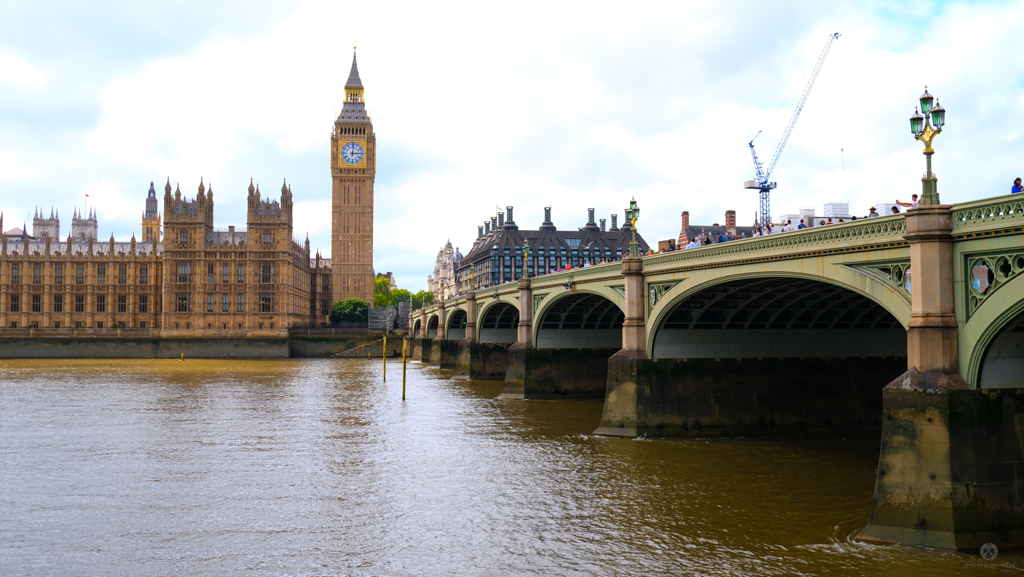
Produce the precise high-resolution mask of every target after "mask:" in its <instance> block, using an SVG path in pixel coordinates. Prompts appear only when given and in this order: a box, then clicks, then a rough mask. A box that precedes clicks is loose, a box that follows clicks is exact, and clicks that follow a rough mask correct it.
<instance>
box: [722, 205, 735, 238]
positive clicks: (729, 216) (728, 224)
mask: <svg viewBox="0 0 1024 577" xmlns="http://www.w3.org/2000/svg"><path fill="white" fill-rule="evenodd" d="M725 228H726V229H727V230H729V232H732V233H733V234H735V233H736V211H735V210H727V211H725Z"/></svg>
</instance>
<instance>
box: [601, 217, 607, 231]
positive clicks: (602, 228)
mask: <svg viewBox="0 0 1024 577" xmlns="http://www.w3.org/2000/svg"><path fill="white" fill-rule="evenodd" d="M601 232H606V229H605V228H604V219H603V218H602V219H601Z"/></svg>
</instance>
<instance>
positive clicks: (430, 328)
mask: <svg viewBox="0 0 1024 577" xmlns="http://www.w3.org/2000/svg"><path fill="white" fill-rule="evenodd" d="M440 324H441V323H440V320H439V319H438V316H437V315H436V314H432V315H430V318H428V319H427V338H428V339H432V338H434V337H436V336H437V329H438V326H439V325H440Z"/></svg>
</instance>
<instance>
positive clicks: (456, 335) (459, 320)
mask: <svg viewBox="0 0 1024 577" xmlns="http://www.w3.org/2000/svg"><path fill="white" fill-rule="evenodd" d="M467 319H468V316H467V315H466V310H465V309H463V308H461V307H456V308H454V309H452V310H450V311H446V314H445V323H446V324H447V325H448V326H447V327H445V331H444V338H445V340H449V341H461V340H462V339H464V338H466V324H467Z"/></svg>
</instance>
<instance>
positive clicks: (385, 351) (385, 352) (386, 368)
mask: <svg viewBox="0 0 1024 577" xmlns="http://www.w3.org/2000/svg"><path fill="white" fill-rule="evenodd" d="M383 353H384V354H383V355H381V356H382V358H383V359H384V382H385V383H386V382H388V338H387V337H384V351H383Z"/></svg>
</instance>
